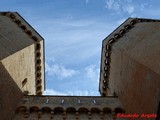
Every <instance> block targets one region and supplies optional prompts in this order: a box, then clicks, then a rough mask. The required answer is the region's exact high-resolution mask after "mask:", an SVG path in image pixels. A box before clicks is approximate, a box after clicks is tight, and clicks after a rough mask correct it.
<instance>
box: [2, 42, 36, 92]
mask: <svg viewBox="0 0 160 120" xmlns="http://www.w3.org/2000/svg"><path fill="white" fill-rule="evenodd" d="M2 64H3V65H4V66H5V68H6V70H7V71H8V73H9V74H10V76H11V77H12V78H13V80H14V81H15V82H16V84H17V85H18V86H19V88H20V89H21V90H22V91H25V90H28V91H29V94H31V95H35V54H34V44H33V45H30V46H28V47H26V48H24V49H22V50H21V51H19V52H17V53H15V54H12V55H10V56H8V57H7V58H5V59H3V60H2ZM25 78H27V84H26V85H25V86H24V87H22V81H23V80H24V79H25Z"/></svg>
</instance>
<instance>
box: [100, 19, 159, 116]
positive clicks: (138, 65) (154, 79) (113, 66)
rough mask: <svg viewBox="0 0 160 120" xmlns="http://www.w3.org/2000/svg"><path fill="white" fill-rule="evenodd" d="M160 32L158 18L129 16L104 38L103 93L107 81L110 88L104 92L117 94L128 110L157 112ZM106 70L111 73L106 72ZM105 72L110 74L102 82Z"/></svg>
mask: <svg viewBox="0 0 160 120" xmlns="http://www.w3.org/2000/svg"><path fill="white" fill-rule="evenodd" d="M133 20H135V22H133ZM133 23H134V24H133ZM159 31H160V21H158V20H157V21H156V20H145V19H128V20H126V21H125V22H124V23H123V24H122V25H121V26H120V27H119V28H117V29H116V30H115V31H114V32H113V33H112V34H111V35H109V37H107V38H106V39H105V40H104V41H103V49H102V64H101V71H102V72H101V83H100V90H101V93H102V92H103V86H105V84H106V85H107V87H108V88H107V89H104V93H105V92H106V91H107V92H108V95H118V97H119V98H120V101H121V102H122V105H124V108H125V110H126V112H128V113H155V114H156V113H157V108H158V103H159V100H160V73H159V71H160V64H159V59H160V47H159V44H160V41H159V38H160V32H159ZM112 41H115V42H114V43H111V42H112ZM110 43H111V44H110ZM107 49H108V50H107ZM108 54H109V57H106V56H108ZM106 59H107V62H106V61H105V60H106ZM108 64H109V67H107V68H105V65H106V66H107V65H108ZM104 71H109V72H108V73H107V74H103V73H105V72H104ZM104 75H106V76H107V77H108V78H107V80H106V81H107V83H104V82H102V81H103V79H104V77H103V76H104Z"/></svg>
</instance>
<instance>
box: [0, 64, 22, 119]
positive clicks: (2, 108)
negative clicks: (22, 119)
mask: <svg viewBox="0 0 160 120" xmlns="http://www.w3.org/2000/svg"><path fill="white" fill-rule="evenodd" d="M22 96H23V94H22V92H21V90H20V89H19V87H18V86H17V84H16V83H15V81H14V80H13V79H12V77H11V76H10V74H9V73H8V72H7V70H6V69H5V67H4V66H3V65H2V64H1V62H0V120H11V118H12V117H13V115H14V113H15V109H16V106H17V104H18V103H19V102H20V100H21V98H22Z"/></svg>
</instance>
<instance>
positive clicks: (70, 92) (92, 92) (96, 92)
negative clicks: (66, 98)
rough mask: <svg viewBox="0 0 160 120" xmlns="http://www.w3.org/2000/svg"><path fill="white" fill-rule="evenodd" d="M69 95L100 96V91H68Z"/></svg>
mask: <svg viewBox="0 0 160 120" xmlns="http://www.w3.org/2000/svg"><path fill="white" fill-rule="evenodd" d="M65 93H67V94H68V95H71V96H92V95H93V96H99V95H100V94H99V92H98V91H87V90H75V91H66V92H65Z"/></svg>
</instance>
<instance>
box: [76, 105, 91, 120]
mask: <svg viewBox="0 0 160 120" xmlns="http://www.w3.org/2000/svg"><path fill="white" fill-rule="evenodd" d="M88 112H89V110H88V109H87V108H85V107H82V108H79V109H78V113H79V115H78V117H79V120H88Z"/></svg>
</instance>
